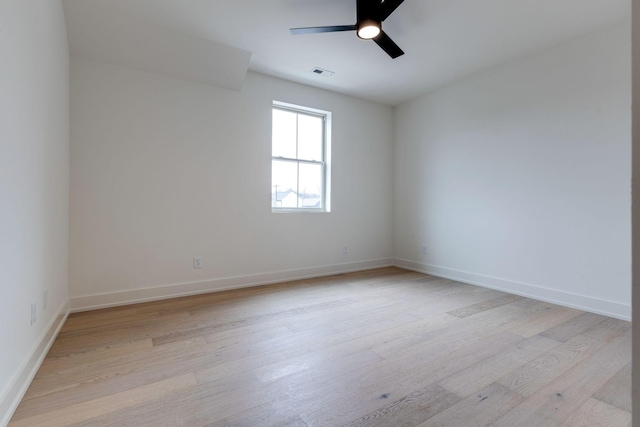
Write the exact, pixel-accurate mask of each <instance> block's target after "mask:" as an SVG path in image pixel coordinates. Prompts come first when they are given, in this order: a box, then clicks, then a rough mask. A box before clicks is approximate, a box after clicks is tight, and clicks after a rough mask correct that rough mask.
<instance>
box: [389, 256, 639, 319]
mask: <svg viewBox="0 0 640 427" xmlns="http://www.w3.org/2000/svg"><path fill="white" fill-rule="evenodd" d="M393 265H395V266H396V267H399V268H405V269H407V270H412V271H417V272H420V273H425V274H430V275H432V276H437V277H442V278H445V279H451V280H456V281H458V282H463V283H468V284H471V285H477V286H482V287H485V288H490V289H496V290H500V291H504V292H508V293H511V294H516V295H521V296H525V297H529V298H533V299H537V300H541V301H546V302H550V303H554V304H558V305H563V306H566V307H571V308H577V309H580V310H584V311H589V312H591V313H597V314H602V315H604V316H608V317H614V318H616V319H622V320H627V321H631V304H630V303H629V304H622V303H619V302H615V301H607V300H603V299H599V298H593V297H590V296H587V295H580V294H575V293H570V292H563V291H559V290H556V289H549V288H544V287H541V286H536V285H531V284H525V283H518V282H513V281H509V280H504V279H498V278H495V277H489V276H483V275H480V274H475V273H469V272H466V271H460V270H454V269H451V268H446V267H438V266H435V265H429V264H423V263H419V262H415V261H409V260H406V259H399V258H395V259H394V262H393Z"/></svg>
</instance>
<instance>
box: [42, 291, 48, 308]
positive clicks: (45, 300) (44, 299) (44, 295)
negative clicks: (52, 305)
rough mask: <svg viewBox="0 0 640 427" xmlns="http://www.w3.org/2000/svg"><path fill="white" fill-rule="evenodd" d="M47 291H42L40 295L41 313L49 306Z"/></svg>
mask: <svg viewBox="0 0 640 427" xmlns="http://www.w3.org/2000/svg"><path fill="white" fill-rule="evenodd" d="M48 300H49V291H44V292H43V293H42V311H45V310H46V309H47V306H48V305H49V301H48Z"/></svg>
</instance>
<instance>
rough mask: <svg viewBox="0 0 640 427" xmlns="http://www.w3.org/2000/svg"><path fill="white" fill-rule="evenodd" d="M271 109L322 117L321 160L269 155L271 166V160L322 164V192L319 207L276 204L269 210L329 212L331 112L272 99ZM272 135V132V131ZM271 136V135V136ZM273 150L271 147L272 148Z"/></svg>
mask: <svg viewBox="0 0 640 427" xmlns="http://www.w3.org/2000/svg"><path fill="white" fill-rule="evenodd" d="M273 110H285V111H291V112H294V113H296V114H303V115H307V116H314V117H321V118H322V119H323V129H322V134H323V135H322V146H323V150H322V155H323V159H322V161H313V160H301V159H298V158H297V157H296V158H289V157H280V156H273V155H272V156H271V165H272V167H273V161H274V160H278V161H289V162H295V163H298V164H300V163H308V164H320V165H321V166H322V194H321V205H322V206H321V207H319V208H292V207H284V208H279V207H276V206H272V207H271V212H274V213H293V212H312V213H313V212H331V169H330V160H331V112H330V111H324V110H318V109H315V108H309V107H303V106H300V105H295V104H289V103H286V102H279V101H273V105H272V107H271V112H272V115H273ZM272 135H273V133H272ZM272 138H273V136H272ZM271 145H272V147H273V139H272V140H271ZM272 152H273V148H272ZM271 191H272V194H273V178H272V181H271Z"/></svg>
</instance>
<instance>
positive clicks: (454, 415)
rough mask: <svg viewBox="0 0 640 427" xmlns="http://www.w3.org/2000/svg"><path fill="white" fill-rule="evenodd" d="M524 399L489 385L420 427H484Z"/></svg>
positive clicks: (499, 386) (505, 389)
mask: <svg viewBox="0 0 640 427" xmlns="http://www.w3.org/2000/svg"><path fill="white" fill-rule="evenodd" d="M524 399H525V397H524V396H522V395H520V394H518V393H516V392H514V391H511V390H509V389H507V388H505V387H503V386H501V385H499V384H491V385H489V386H487V387H486V388H484V389H482V390H480V391H479V392H477V393H474V394H473V395H471V396H469V397H467V398H466V399H464V400H462V401H461V402H458V403H456V404H455V405H452V406H450V407H449V408H447V409H445V410H444V411H442V412H440V413H439V414H437V415H436V416H434V417H431V418H428V419H427V420H426V421H425V422H423V423H422V424H420V427H467V426H469V425H475V426H486V425H489V424H490V423H491V422H493V421H494V420H496V419H497V418H499V417H501V416H502V415H504V414H505V413H507V412H509V411H510V410H511V409H512V408H513V407H515V406H516V405H518V404H519V403H521V402H522V401H523V400H524ZM521 425H523V426H524V425H526V424H521Z"/></svg>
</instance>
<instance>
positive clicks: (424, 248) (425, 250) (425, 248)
mask: <svg viewBox="0 0 640 427" xmlns="http://www.w3.org/2000/svg"><path fill="white" fill-rule="evenodd" d="M422 253H423V254H426V253H427V245H422Z"/></svg>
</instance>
